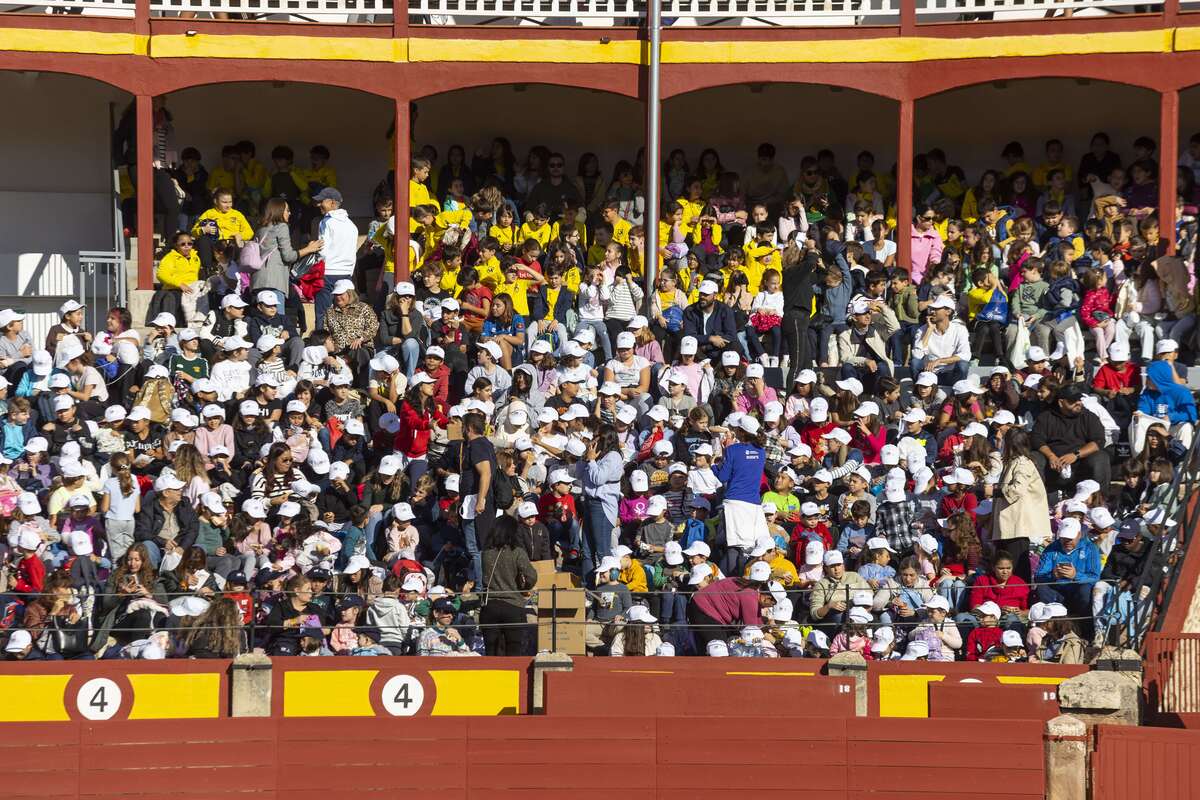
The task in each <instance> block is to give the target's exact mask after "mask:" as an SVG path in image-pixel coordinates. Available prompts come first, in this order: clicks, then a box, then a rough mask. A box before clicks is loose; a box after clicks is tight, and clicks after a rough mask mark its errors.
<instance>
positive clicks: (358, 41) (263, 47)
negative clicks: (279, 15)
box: [150, 33, 408, 63]
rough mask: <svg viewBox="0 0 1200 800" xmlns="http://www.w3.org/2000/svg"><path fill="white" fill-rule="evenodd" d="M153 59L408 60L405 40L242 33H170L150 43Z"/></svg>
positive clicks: (157, 37) (385, 61)
mask: <svg viewBox="0 0 1200 800" xmlns="http://www.w3.org/2000/svg"><path fill="white" fill-rule="evenodd" d="M150 54H151V55H152V56H153V57H154V58H263V59H279V60H297V59H304V60H313V61H376V62H384V63H391V62H396V61H405V60H407V58H408V40H407V39H367V38H358V37H353V36H250V35H242V34H234V33H231V34H204V33H198V34H196V35H195V36H185V35H179V34H171V35H164V36H155V37H154V38H153V39H152V40H151V43H150Z"/></svg>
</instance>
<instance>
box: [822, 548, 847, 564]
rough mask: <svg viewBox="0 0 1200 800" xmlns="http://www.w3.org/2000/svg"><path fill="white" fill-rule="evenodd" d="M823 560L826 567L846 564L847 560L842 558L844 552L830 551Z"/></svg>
mask: <svg viewBox="0 0 1200 800" xmlns="http://www.w3.org/2000/svg"><path fill="white" fill-rule="evenodd" d="M822 560H823V561H824V562H825V566H827V567H833V566H837V565H838V564H845V563H846V559H844V558H843V557H842V551H840V550H830V551H829V552H827V553H826V554H825V555H824V556H823V558H822Z"/></svg>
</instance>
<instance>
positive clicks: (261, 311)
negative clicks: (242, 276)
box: [245, 289, 304, 370]
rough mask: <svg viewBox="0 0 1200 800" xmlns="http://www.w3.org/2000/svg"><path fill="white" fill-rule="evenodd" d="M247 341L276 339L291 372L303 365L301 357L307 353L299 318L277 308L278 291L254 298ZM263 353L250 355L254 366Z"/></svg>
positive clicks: (248, 318)
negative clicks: (301, 334)
mask: <svg viewBox="0 0 1200 800" xmlns="http://www.w3.org/2000/svg"><path fill="white" fill-rule="evenodd" d="M245 320H246V334H247V341H250V342H255V343H257V342H258V340H259V339H261V338H262V337H263V336H274V337H275V338H276V339H278V340H279V341H280V342H282V343H283V344H282V349H283V357H284V361H285V362H286V363H287V365H288V367H289V368H290V369H293V370H294V369H296V368H298V367H299V366H300V355H301V353H303V352H304V340H303V338H301V336H300V329H299V328H297V327H296V319H295V317H292V316H289V315H287V314H284V313H283V311H282V310H281V308H280V306H278V305H276V297H275V292H274V291H273V290H271V289H263V290H262V291H261V292H256V293H255V295H254V307H253V308H252V309H250V310H249V313H248V314H247V315H246V316H245ZM261 356H262V353H260V352H259V351H258V350H257V349H255V350H254V352H253V353H252V354H251V356H250V361H251V363H255V364H257V363H258V360H259V358H261Z"/></svg>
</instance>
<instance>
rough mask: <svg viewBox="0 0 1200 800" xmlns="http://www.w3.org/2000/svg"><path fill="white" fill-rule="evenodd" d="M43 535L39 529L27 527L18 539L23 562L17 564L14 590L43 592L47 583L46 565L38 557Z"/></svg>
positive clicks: (35, 593) (31, 593)
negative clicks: (38, 532)
mask: <svg viewBox="0 0 1200 800" xmlns="http://www.w3.org/2000/svg"><path fill="white" fill-rule="evenodd" d="M41 544H42V537H41V536H39V535H38V534H37V531H34V530H29V529H25V530H22V531H21V534H20V538H19V539H18V540H17V551H18V552H19V553H20V554H21V563H19V564H17V573H16V581H15V582H14V583H13V591H14V592H19V593H22V594H30V595H37V594H41V593H42V589H43V588H44V587H45V585H46V565H45V564H43V563H42V559H40V558H38V548H39V547H41Z"/></svg>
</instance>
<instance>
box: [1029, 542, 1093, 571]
mask: <svg viewBox="0 0 1200 800" xmlns="http://www.w3.org/2000/svg"><path fill="white" fill-rule="evenodd" d="M1059 564H1070V565H1071V566H1073V567H1075V577H1074V578H1073V579H1072V582H1078V583H1095V582H1096V581H1098V580H1100V550H1099V548H1097V547H1096V545H1094V544H1093V543H1092V540H1091V539H1088V538H1087V537H1086V536H1083V535H1082V534H1080V536H1079V541H1078V544H1076V545H1075V549H1074V550H1072V551H1071V552H1070V553H1066V552H1063V549H1062V540H1061V539H1055V540H1054V542H1052V543H1051V545H1050V546H1049V547H1047V548H1046V549H1045V550H1044V551H1043V552H1042V559H1041V561H1039V562H1038V571H1037V575H1035V576H1034V580H1036V581H1037V582H1038V583H1052V582H1054V583H1056V582H1059V581H1061V580H1062V579H1061V578H1055V577H1053V575H1052V573H1053V572H1054V568H1055V567H1057V566H1058V565H1059Z"/></svg>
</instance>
